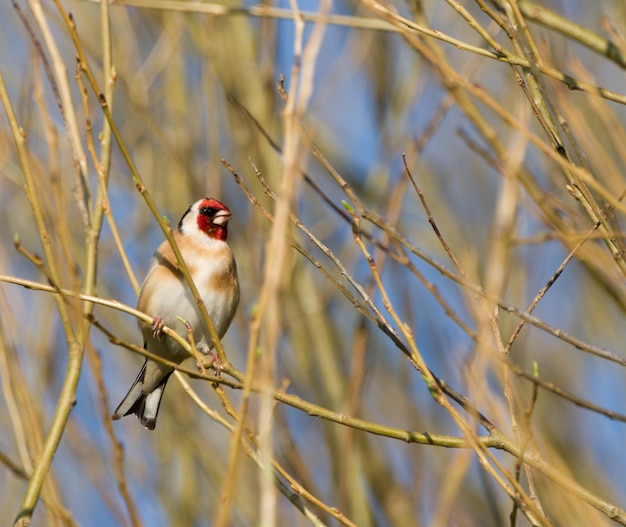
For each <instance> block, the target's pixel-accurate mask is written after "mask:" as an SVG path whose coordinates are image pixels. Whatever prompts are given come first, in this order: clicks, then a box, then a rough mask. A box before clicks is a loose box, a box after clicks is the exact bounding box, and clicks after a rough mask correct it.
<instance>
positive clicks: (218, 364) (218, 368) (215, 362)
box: [202, 348, 222, 377]
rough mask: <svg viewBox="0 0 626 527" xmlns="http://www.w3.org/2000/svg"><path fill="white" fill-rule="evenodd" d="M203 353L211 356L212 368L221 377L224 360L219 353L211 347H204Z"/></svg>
mask: <svg viewBox="0 0 626 527" xmlns="http://www.w3.org/2000/svg"><path fill="white" fill-rule="evenodd" d="M202 354H203V355H205V356H206V357H209V359H210V360H211V368H213V371H215V374H216V375H217V376H218V377H219V376H220V375H221V374H222V361H221V360H220V358H219V357H218V355H217V353H215V352H214V351H213V350H211V349H209V348H203V349H202Z"/></svg>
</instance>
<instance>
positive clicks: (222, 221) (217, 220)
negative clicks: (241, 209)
mask: <svg viewBox="0 0 626 527" xmlns="http://www.w3.org/2000/svg"><path fill="white" fill-rule="evenodd" d="M231 216H232V214H231V213H230V212H228V211H227V210H220V211H218V212H217V214H215V217H214V218H213V223H214V224H215V225H221V226H224V225H226V224H227V223H228V220H230V218H231Z"/></svg>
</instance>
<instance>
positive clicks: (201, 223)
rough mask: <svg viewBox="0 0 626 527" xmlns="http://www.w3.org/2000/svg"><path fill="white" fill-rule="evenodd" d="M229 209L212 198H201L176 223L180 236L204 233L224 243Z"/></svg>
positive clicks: (229, 214) (229, 215) (226, 234)
mask: <svg viewBox="0 0 626 527" xmlns="http://www.w3.org/2000/svg"><path fill="white" fill-rule="evenodd" d="M231 216H232V214H231V213H230V210H229V208H228V207H227V206H226V205H224V204H223V203H221V202H220V201H218V200H216V199H214V198H203V199H201V200H198V201H196V202H195V203H194V204H193V205H191V206H190V207H189V208H188V209H187V212H185V214H183V217H182V218H181V219H180V221H179V222H178V230H179V231H180V232H181V233H182V234H188V235H189V234H195V233H204V234H205V235H206V236H208V237H209V238H212V239H217V240H222V241H226V238H227V236H228V221H229V220H230V218H231Z"/></svg>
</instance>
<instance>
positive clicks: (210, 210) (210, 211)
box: [199, 207, 217, 217]
mask: <svg viewBox="0 0 626 527" xmlns="http://www.w3.org/2000/svg"><path fill="white" fill-rule="evenodd" d="M199 212H200V214H202V215H203V216H209V217H210V216H213V215H215V213H216V212H217V209H216V208H215V207H200V211H199Z"/></svg>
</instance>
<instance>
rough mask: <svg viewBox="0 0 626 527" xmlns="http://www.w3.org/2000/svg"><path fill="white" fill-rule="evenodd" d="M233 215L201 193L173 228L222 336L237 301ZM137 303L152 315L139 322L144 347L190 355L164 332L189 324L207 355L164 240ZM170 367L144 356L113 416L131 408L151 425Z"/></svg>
mask: <svg viewBox="0 0 626 527" xmlns="http://www.w3.org/2000/svg"><path fill="white" fill-rule="evenodd" d="M231 217H232V215H231V212H230V210H229V209H228V207H227V206H226V205H224V204H223V203H221V202H220V201H218V200H217V199H215V198H203V199H200V200H198V201H196V202H195V203H193V204H192V205H191V206H190V207H189V208H188V209H187V211H186V212H185V213H184V214H183V216H182V218H181V219H180V222H179V223H178V226H177V228H176V229H175V230H174V232H173V236H174V239H175V240H176V244H177V245H178V247H179V249H180V252H181V255H182V257H183V260H184V261H185V263H186V264H187V268H188V269H189V273H190V274H191V277H192V279H193V282H194V284H195V285H196V287H197V289H198V292H199V293H200V296H201V298H202V301H203V302H204V305H205V306H206V308H207V311H208V313H209V316H210V317H211V320H212V321H213V324H214V326H215V330H216V331H217V336H218V337H219V338H220V339H221V338H222V337H223V336H224V334H225V333H226V331H227V330H228V327H229V326H230V323H231V322H232V320H233V317H234V316H235V312H236V310H237V306H238V304H239V280H238V277H237V264H236V262H235V257H234V255H233V252H232V250H231V248H230V246H229V245H228V243H227V241H226V238H227V236H228V222H229V220H230V219H231ZM137 309H138V310H139V311H142V312H143V313H146V314H149V315H152V316H153V324H146V323H145V322H143V321H139V322H138V326H139V329H140V331H141V333H142V335H143V339H144V349H146V350H147V351H148V352H150V353H152V354H154V355H157V356H159V357H162V358H164V359H166V360H168V361H171V362H174V363H177V364H180V363H181V362H182V361H183V360H185V359H186V358H188V357H189V356H190V355H189V353H188V352H187V351H186V350H185V349H184V348H183V347H182V346H181V345H180V344H178V343H177V342H176V341H175V340H173V339H171V338H169V337H167V336H166V335H164V334H163V332H162V329H163V326H164V325H166V326H167V327H169V328H171V329H173V330H175V331H176V332H177V333H178V334H179V335H187V332H188V329H187V328H188V327H189V326H190V327H191V331H192V334H193V339H194V342H195V344H196V348H197V349H198V350H200V351H201V352H203V353H205V354H207V355H210V354H212V349H213V341H212V339H211V335H210V333H209V329H208V327H207V326H206V324H205V322H204V320H203V318H202V316H201V314H200V309H199V308H198V304H197V302H196V300H195V299H194V297H193V295H192V293H191V290H190V289H189V287H188V285H187V283H186V281H185V278H184V276H183V274H182V273H181V271H180V268H179V266H178V264H177V262H176V256H175V255H174V251H173V250H172V247H171V245H170V243H169V242H168V241H167V240H165V241H163V243H162V244H161V245H160V246H159V247H158V248H157V250H156V251H155V253H154V255H153V256H152V259H151V261H150V268H149V270H148V273H147V275H146V278H145V280H144V282H143V284H142V286H141V290H140V292H139V298H138V300H137ZM179 317H180V318H179ZM181 318H182V319H183V321H181V320H180V319H181ZM185 322H187V323H188V325H189V326H187V325H185ZM213 357H214V362H213V367H214V368H216V369H217V371H218V372H219V369H218V368H219V361H217V357H216V356H213ZM173 371H174V370H173V368H171V367H170V366H167V365H165V364H162V363H160V362H157V361H154V360H151V359H148V358H146V360H145V361H144V364H143V367H142V368H141V371H140V372H139V375H138V376H137V379H136V380H135V382H134V383H133V384H132V386H131V387H130V389H129V390H128V393H127V394H126V396H125V397H124V399H123V400H122V402H121V403H120V404H119V406H118V407H117V409H116V410H115V412H114V413H113V415H112V419H113V420H117V419H121V418H122V417H124V416H126V415H131V414H135V415H137V418H138V419H139V421H140V422H141V424H142V425H143V426H144V427H145V428H147V429H148V430H154V428H155V426H156V421H157V415H158V412H159V406H160V404H161V398H162V397H163V391H164V390H165V385H166V383H167V381H168V379H169V377H170V375H171V374H172V372H173Z"/></svg>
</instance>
